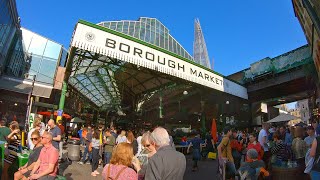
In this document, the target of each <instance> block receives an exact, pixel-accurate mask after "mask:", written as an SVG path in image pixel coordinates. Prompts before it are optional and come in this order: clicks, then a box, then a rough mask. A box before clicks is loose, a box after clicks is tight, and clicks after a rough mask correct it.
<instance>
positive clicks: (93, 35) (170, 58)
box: [71, 21, 248, 99]
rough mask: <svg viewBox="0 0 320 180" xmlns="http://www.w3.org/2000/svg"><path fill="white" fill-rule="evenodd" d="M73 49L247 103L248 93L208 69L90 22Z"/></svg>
mask: <svg viewBox="0 0 320 180" xmlns="http://www.w3.org/2000/svg"><path fill="white" fill-rule="evenodd" d="M71 46H73V47H77V48H81V49H85V50H88V51H92V52H95V53H99V54H102V55H105V56H109V57H112V58H117V59H119V60H121V61H125V62H128V63H132V64H135V65H138V66H142V67H145V68H149V69H152V70H155V71H158V72H162V73H165V74H169V75H172V76H175V77H178V78H181V79H184V80H187V81H191V82H194V83H197V84H201V85H203V86H207V87H210V88H213V89H216V90H219V91H222V92H226V93H229V94H232V95H234V96H238V97H241V98H244V99H248V94H247V89H246V88H245V87H243V86H241V85H239V84H237V83H234V82H232V81H230V80H228V79H226V78H224V77H222V76H220V75H218V74H216V73H214V71H210V70H208V69H205V68H204V67H203V68H202V67H201V66H197V65H195V64H193V63H192V62H188V61H187V60H184V59H183V58H179V57H178V56H175V55H172V53H170V52H168V51H166V50H164V49H161V48H159V47H156V46H154V45H151V44H146V43H143V42H141V41H140V40H138V39H135V38H133V37H128V36H126V35H124V34H121V33H118V32H115V31H113V30H111V29H107V28H103V27H100V26H97V25H94V24H91V23H87V22H82V21H81V22H79V23H78V24H77V26H76V29H75V32H74V35H73V39H72V42H71Z"/></svg>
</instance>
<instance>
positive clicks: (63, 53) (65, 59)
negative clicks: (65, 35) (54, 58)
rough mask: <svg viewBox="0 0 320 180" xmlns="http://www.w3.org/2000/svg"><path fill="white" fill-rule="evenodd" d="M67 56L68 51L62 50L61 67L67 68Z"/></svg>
mask: <svg viewBox="0 0 320 180" xmlns="http://www.w3.org/2000/svg"><path fill="white" fill-rule="evenodd" d="M67 55H68V51H67V50H65V49H62V54H61V58H60V65H59V66H61V67H66V62H67Z"/></svg>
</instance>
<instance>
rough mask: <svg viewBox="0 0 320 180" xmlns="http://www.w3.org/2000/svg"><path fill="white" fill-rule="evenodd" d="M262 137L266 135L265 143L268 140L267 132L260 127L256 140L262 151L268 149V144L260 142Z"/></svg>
mask: <svg viewBox="0 0 320 180" xmlns="http://www.w3.org/2000/svg"><path fill="white" fill-rule="evenodd" d="M263 137H266V143H267V142H268V134H267V131H266V130H264V129H261V130H260V132H259V137H258V141H259V143H260V145H261V146H262V147H263V150H264V151H269V147H268V145H266V144H264V143H262V141H263Z"/></svg>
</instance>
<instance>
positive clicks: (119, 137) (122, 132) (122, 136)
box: [116, 130, 127, 144]
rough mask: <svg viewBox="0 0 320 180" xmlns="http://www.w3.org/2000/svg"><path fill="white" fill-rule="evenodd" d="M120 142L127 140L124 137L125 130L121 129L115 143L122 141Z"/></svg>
mask: <svg viewBox="0 0 320 180" xmlns="http://www.w3.org/2000/svg"><path fill="white" fill-rule="evenodd" d="M122 142H127V137H126V131H125V130H122V131H121V134H120V135H119V136H118V137H117V139H116V143H117V144H119V143H122Z"/></svg>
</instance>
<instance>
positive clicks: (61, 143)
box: [59, 139, 63, 159]
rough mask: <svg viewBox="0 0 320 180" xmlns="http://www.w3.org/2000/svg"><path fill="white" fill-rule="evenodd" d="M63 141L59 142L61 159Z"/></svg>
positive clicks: (60, 157) (60, 156)
mask: <svg viewBox="0 0 320 180" xmlns="http://www.w3.org/2000/svg"><path fill="white" fill-rule="evenodd" d="M62 150H63V141H62V139H61V141H60V142H59V159H62Z"/></svg>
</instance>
